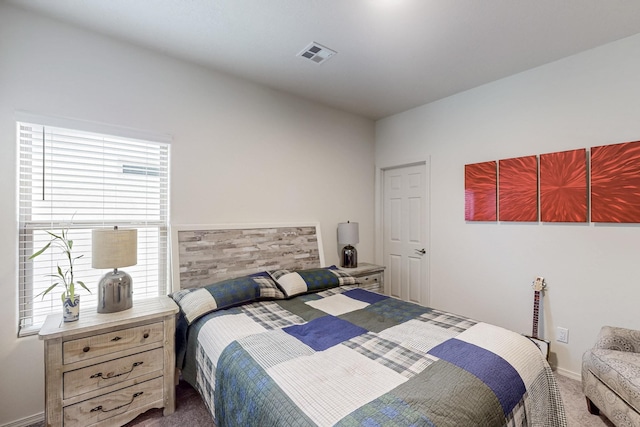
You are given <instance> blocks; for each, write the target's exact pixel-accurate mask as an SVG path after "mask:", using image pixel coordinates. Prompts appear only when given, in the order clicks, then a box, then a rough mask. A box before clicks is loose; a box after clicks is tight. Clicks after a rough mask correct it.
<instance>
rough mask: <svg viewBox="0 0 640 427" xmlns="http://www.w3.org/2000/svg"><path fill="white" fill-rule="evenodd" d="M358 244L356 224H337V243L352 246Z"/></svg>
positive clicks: (358, 237)
mask: <svg viewBox="0 0 640 427" xmlns="http://www.w3.org/2000/svg"><path fill="white" fill-rule="evenodd" d="M359 242H360V236H359V231H358V223H357V222H341V223H339V224H338V243H339V244H341V245H354V244H356V243H359Z"/></svg>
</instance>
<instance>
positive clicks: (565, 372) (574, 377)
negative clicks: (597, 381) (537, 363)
mask: <svg viewBox="0 0 640 427" xmlns="http://www.w3.org/2000/svg"><path fill="white" fill-rule="evenodd" d="M555 372H556V374H558V375H562V376H563V377H567V378H571V379H572V380H576V381H582V374H580V373H577V372H573V371H568V370H566V369H562V368H558V367H556V369H555Z"/></svg>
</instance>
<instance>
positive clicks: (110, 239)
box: [91, 226, 138, 313]
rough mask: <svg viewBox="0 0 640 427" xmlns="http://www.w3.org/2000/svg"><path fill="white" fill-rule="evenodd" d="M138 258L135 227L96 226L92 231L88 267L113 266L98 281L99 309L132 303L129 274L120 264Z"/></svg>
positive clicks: (114, 309)
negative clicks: (103, 227)
mask: <svg viewBox="0 0 640 427" xmlns="http://www.w3.org/2000/svg"><path fill="white" fill-rule="evenodd" d="M137 262H138V230H136V229H127V230H119V229H118V227H117V226H115V227H113V229H96V230H92V232H91V267H93V268H113V271H110V272H108V273H107V274H105V275H104V276H102V279H100V282H99V283H98V313H115V312H117V311H122V310H126V309H128V308H131V307H132V305H133V299H132V297H131V294H132V290H131V287H132V284H133V280H132V279H131V276H129V274H127V273H126V272H124V271H122V270H118V269H119V268H121V267H129V266H131V265H136V263H137Z"/></svg>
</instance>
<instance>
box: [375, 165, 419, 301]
mask: <svg viewBox="0 0 640 427" xmlns="http://www.w3.org/2000/svg"><path fill="white" fill-rule="evenodd" d="M383 174H384V175H383V213H382V227H383V256H384V264H385V266H386V267H387V268H386V271H385V273H386V278H385V288H387V290H388V293H389V295H391V296H394V297H397V298H400V299H402V300H405V301H411V302H415V303H418V304H422V305H428V304H429V288H428V286H429V281H428V278H429V253H428V244H427V237H428V236H427V234H428V233H427V231H428V217H427V212H428V207H427V201H428V193H427V185H426V181H427V171H426V164H424V163H422V164H419V165H412V166H404V167H400V168H394V169H386V170H384V171H383Z"/></svg>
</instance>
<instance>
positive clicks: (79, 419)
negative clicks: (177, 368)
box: [63, 378, 163, 427]
mask: <svg viewBox="0 0 640 427" xmlns="http://www.w3.org/2000/svg"><path fill="white" fill-rule="evenodd" d="M162 389H163V380H162V378H155V379H153V380H149V381H146V382H143V383H140V384H136V385H133V386H131V387H127V388H123V389H121V390H117V391H114V392H112V393H108V394H105V395H103V396H99V397H96V398H93V399H89V400H85V401H84V402H80V403H77V404H75V405H71V406H68V407H66V408H64V421H63V424H64V427H75V426H78V427H89V426H91V425H93V424H96V423H99V422H101V421H106V420H109V419H110V418H113V417H115V416H118V415H121V414H125V413H127V412H133V411H136V410H137V409H139V408H142V407H143V406H145V405H148V404H150V403H153V402H155V401H162V399H163V395H162Z"/></svg>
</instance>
